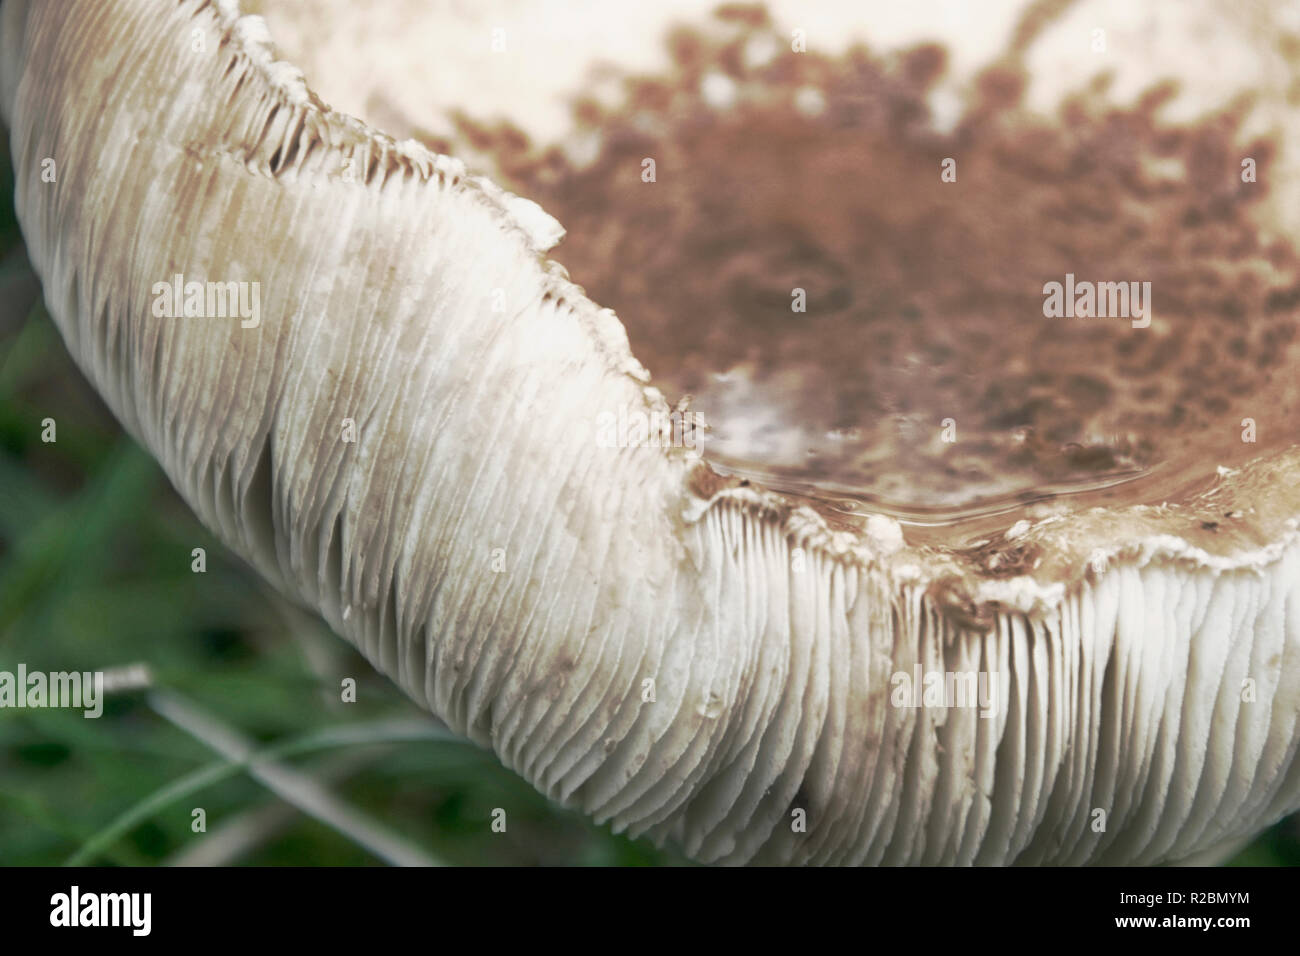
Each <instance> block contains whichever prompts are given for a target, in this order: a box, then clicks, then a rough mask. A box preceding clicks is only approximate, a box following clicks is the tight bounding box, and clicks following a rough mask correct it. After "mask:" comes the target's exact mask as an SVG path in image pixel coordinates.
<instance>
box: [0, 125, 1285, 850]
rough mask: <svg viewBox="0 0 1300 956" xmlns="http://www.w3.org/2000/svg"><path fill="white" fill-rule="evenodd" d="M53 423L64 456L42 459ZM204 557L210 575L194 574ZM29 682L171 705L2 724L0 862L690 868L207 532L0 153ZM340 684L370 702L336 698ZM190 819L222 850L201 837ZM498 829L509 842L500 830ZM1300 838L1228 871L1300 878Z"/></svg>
mask: <svg viewBox="0 0 1300 956" xmlns="http://www.w3.org/2000/svg"><path fill="white" fill-rule="evenodd" d="M46 418H52V419H54V421H55V423H56V428H57V441H55V442H53V443H46V442H43V441H42V440H41V431H42V425H41V423H42V420H44V419H46ZM196 547H201V548H204V549H205V550H206V553H207V570H206V573H203V574H196V573H194V572H193V571H192V570H191V551H192V549H194V548H196ZM19 662H23V663H25V664H26V665H27V666H28V668H30V669H33V670H45V671H58V670H79V671H84V670H95V669H104V670H109V669H113V668H121V667H124V666H127V665H131V664H135V663H146V664H147V665H148V666H149V668H150V669H151V671H152V673H153V677H154V683H155V686H156V687H160V688H163V689H164V690H165V693H166V694H167V695H168V697H167V698H165V701H164V703H165V702H166V701H170V702H171V704H172V705H173V706H171V707H167V706H159V704H158V698H157V697H151V696H150V695H149V694H148V693H145V692H142V691H134V692H125V693H121V694H117V695H114V696H111V697H109V698H108V700H107V702H106V706H105V710H104V714H103V716H102V717H101V718H99V719H98V720H87V719H85V718H84V717H83V716H82V715H81V712H80V711H73V710H59V709H46V710H14V709H0V864H4V865H48V864H59V863H64V862H69V861H74V862H86V863H95V864H108V865H152V864H168V863H221V864H254V865H284V864H299V865H302V864H342V865H375V864H379V863H383V862H386V861H392V860H393V859H404V860H423V861H428V862H443V863H449V864H462V865H512V864H591V865H656V864H670V863H681V862H683V861H682V860H681V859H680V858H679V857H677V856H675V855H674V854H672V853H671V852H668V851H662V850H657V849H655V848H654V847H653V846H650V845H649V844H647V843H646V842H644V841H638V842H633V841H629V840H626V839H623V838H621V837H617V836H614V835H613V834H611V833H610V832H609V831H608V829H607V828H601V827H597V826H594V825H593V824H591V823H589V822H587V821H586V820H584V819H582V818H581V817H579V816H578V815H577V814H574V813H570V812H568V811H565V810H562V809H560V808H558V807H555V806H553V805H552V804H550V803H549V802H548V801H547V800H545V799H544V798H543V797H541V796H539V795H538V794H536V793H535V792H534V791H533V790H532V789H531V788H530V787H529V786H528V785H527V784H525V783H524V782H523V781H522V780H520V779H519V778H518V777H516V776H515V775H514V774H512V773H511V772H509V771H507V770H505V769H504V768H502V767H501V766H500V765H499V764H498V763H497V762H496V760H495V758H494V757H493V756H492V755H491V754H489V753H487V752H485V751H483V750H481V749H479V748H477V747H474V746H472V745H470V744H466V743H462V742H458V741H454V740H450V739H447V738H446V737H445V735H443V734H441V733H440V731H439V729H438V727H437V725H436V724H434V723H432V722H431V721H429V720H428V719H427V717H426V716H425V715H424V714H423V713H422V712H420V711H419V710H418V709H417V708H416V707H415V706H414V705H413V704H411V703H410V702H409V701H407V699H406V698H405V697H404V696H403V695H402V694H401V693H400V692H398V691H397V689H396V688H395V687H394V686H393V685H392V684H390V683H389V682H388V681H387V680H386V679H384V678H382V677H380V676H378V675H377V674H376V673H375V672H374V671H373V670H372V669H371V668H370V667H369V665H367V664H366V662H365V661H364V660H363V659H362V658H361V657H360V656H359V655H358V654H357V653H356V652H354V651H353V650H352V649H351V648H350V647H349V646H348V645H347V644H346V643H345V642H343V641H342V640H340V639H338V638H337V637H335V636H334V635H332V634H331V633H330V632H329V631H328V629H326V628H325V627H324V625H323V624H321V623H320V622H319V621H317V620H316V619H315V618H314V617H312V616H310V615H308V614H306V613H305V612H302V611H300V610H298V609H296V608H294V607H292V606H290V605H288V604H287V603H286V602H284V601H283V600H281V599H280V598H278V597H277V596H276V595H274V594H273V593H272V592H271V591H270V590H269V589H268V588H267V587H266V586H265V585H263V584H262V583H261V581H260V580H259V579H258V578H257V577H256V576H255V575H254V574H253V573H252V572H251V571H250V570H249V569H248V568H247V567H245V566H244V565H243V564H242V563H240V562H239V561H238V560H237V559H236V558H234V557H233V556H232V555H230V554H229V553H228V552H227V551H226V550H225V549H224V548H223V547H222V546H221V545H220V544H218V543H217V542H216V540H215V539H213V538H212V536H211V535H209V534H208V533H207V532H206V531H204V530H203V528H202V527H200V525H199V524H198V522H197V521H196V520H195V518H194V517H193V516H192V515H191V514H190V512H189V510H188V509H187V508H186V507H185V505H184V504H183V503H182V502H181V501H180V499H179V498H178V497H177V496H176V494H175V493H174V492H173V491H172V490H171V487H170V486H169V485H168V483H167V481H166V479H165V478H164V477H163V475H162V472H161V471H160V469H159V468H158V467H157V465H155V464H154V463H153V461H152V460H151V459H150V458H149V457H148V456H147V455H145V453H144V452H143V451H141V450H140V448H139V447H137V446H136V445H135V444H134V442H132V441H131V440H130V439H129V438H127V437H126V436H125V435H123V433H122V431H121V429H120V428H119V427H118V425H117V424H116V422H115V421H114V420H113V418H112V416H111V415H110V414H109V412H108V411H107V409H106V408H105V407H104V406H103V404H102V403H101V402H100V401H99V399H98V398H97V397H96V396H95V394H94V393H93V391H92V390H91V389H90V387H89V386H88V385H87V384H86V382H85V381H84V379H83V378H82V377H81V375H80V373H79V372H78V371H77V370H76V368H75V367H74V365H73V363H72V361H71V359H70V358H69V356H68V354H67V351H66V350H65V349H64V347H63V344H62V342H61V340H60V338H59V335H58V333H57V331H56V330H55V328H54V325H53V323H52V322H51V320H50V318H49V316H48V314H47V313H46V312H45V309H44V307H43V305H41V304H40V303H39V288H38V286H37V284H36V280H35V277H34V276H33V275H32V272H31V268H30V266H29V265H28V263H27V260H26V256H25V252H24V249H23V245H22V239H21V236H20V235H19V232H18V227H17V224H16V222H15V218H14V209H13V175H12V169H11V165H10V160H9V148H8V142H7V141H6V140H4V139H3V138H2V137H0V670H8V671H13V670H15V669H16V667H17V665H18V663H19ZM346 677H352V678H355V680H356V682H357V701H356V703H343V702H342V700H341V699H340V698H341V695H340V692H339V687H340V682H341V681H342V680H343V679H344V678H346ZM178 714H179V715H180V718H181V719H177V718H178ZM186 715H188V717H189V718H192V719H185V718H186ZM182 727H184V728H185V729H182ZM233 736H237V737H242V738H246V739H248V740H249V741H251V742H252V744H253V746H255V747H259V748H267V749H268V750H270V751H271V759H273V760H274V761H275V762H276V764H277V766H278V768H279V770H280V771H285V770H288V771H296V772H298V773H300V774H302V775H304V776H305V777H306V778H307V779H308V781H309V784H310V786H309V787H308V790H309V792H308V793H307V796H306V797H302V798H301V799H300V800H298V801H297V802H299V803H300V804H303V805H308V806H312V807H315V808H316V809H320V807H322V806H325V805H326V804H328V806H327V807H326V809H327V810H330V811H331V813H332V816H331V819H333V820H334V823H333V824H332V825H326V824H324V823H321V822H318V820H316V819H314V818H313V817H312V816H310V815H308V814H307V813H304V812H302V811H301V810H299V809H297V808H296V807H294V806H291V805H290V804H289V803H286V802H285V801H284V800H283V799H281V797H280V796H278V795H277V791H276V790H275V789H273V788H272V787H271V786H268V785H267V783H266V782H263V781H259V780H257V779H255V778H254V776H253V775H250V774H249V773H248V772H246V769H247V768H246V767H245V766H244V765H240V764H237V763H236V764H232V763H231V762H230V761H227V760H223V759H222V758H221V757H218V756H217V754H216V753H215V752H214V750H213V749H212V746H211V744H212V743H213V742H220V741H222V740H227V739H229V738H231V737H233ZM300 782H301V781H300ZM281 792H283V789H281ZM195 808H202V809H203V810H204V811H205V813H206V825H207V829H206V832H202V833H196V832H193V829H192V820H193V816H192V814H193V811H194V810H195ZM498 809H500V810H504V811H505V819H506V827H505V832H496V831H495V830H494V829H493V826H492V823H493V813H494V811H495V810H498ZM1298 821H1300V818H1297V817H1293V818H1291V819H1290V820H1288V821H1284V822H1283V823H1281V824H1279V825H1277V826H1276V827H1274V828H1273V829H1272V830H1270V831H1268V832H1267V833H1265V834H1263V835H1262V836H1261V837H1260V838H1259V839H1258V840H1257V841H1256V842H1255V843H1253V844H1252V845H1251V846H1250V847H1249V848H1247V849H1246V850H1245V851H1243V852H1242V853H1241V854H1240V855H1239V856H1238V857H1237V858H1236V860H1235V861H1234V862H1236V863H1238V864H1247V865H1295V864H1297V863H1300V822H1298Z"/></svg>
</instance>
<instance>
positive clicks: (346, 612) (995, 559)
mask: <svg viewBox="0 0 1300 956" xmlns="http://www.w3.org/2000/svg"><path fill="white" fill-rule="evenodd" d="M0 53H2V55H3V66H2V68H0V109H2V110H3V119H4V122H5V123H6V124H7V125H8V126H9V128H10V130H11V148H12V152H13V161H14V169H15V179H16V183H17V186H16V193H17V196H16V207H17V210H18V215H19V219H20V222H21V225H22V229H23V233H24V236H25V238H26V241H27V244H28V248H29V253H30V257H31V261H32V263H33V266H34V268H35V269H36V271H37V272H38V274H39V275H40V277H41V280H42V284H43V288H44V294H45V298H46V301H47V303H48V305H49V309H50V312H51V314H52V315H53V316H54V318H55V320H56V322H57V324H58V327H59V329H60V331H61V333H62V335H63V338H64V340H65V342H66V343H67V345H68V348H69V350H70V351H71V353H72V354H73V356H74V358H75V359H76V361H77V362H78V364H79V366H80V367H81V368H82V369H83V371H84V372H85V374H86V376H87V377H88V378H89V380H90V381H91V382H92V384H93V385H94V386H95V388H96V389H97V390H98V391H99V392H100V394H102V395H103V397H104V398H105V400H106V401H107V403H108V404H109V406H110V407H111V408H112V409H113V411H114V413H115V414H116V415H117V416H118V417H119V418H120V420H121V421H122V423H123V425H124V426H125V427H126V428H127V429H128V430H129V431H130V433H131V434H132V435H133V436H135V438H136V439H138V440H139V441H140V442H141V443H142V444H143V445H144V446H145V447H146V448H147V449H148V450H149V451H150V452H151V453H152V454H153V455H154V456H155V457H156V458H157V459H158V461H159V462H160V463H161V465H162V467H163V468H164V470H165V471H166V473H167V475H168V477H169V478H170V480H171V482H172V483H173V484H174V485H175V487H176V488H177V489H178V491H179V492H180V494H181V495H182V496H183V497H184V498H185V500H186V501H187V502H188V503H189V504H190V506H191V507H193V508H194V510H195V511H196V513H197V514H198V515H199V516H200V518H201V519H202V520H203V522H204V523H205V524H206V525H207V526H208V527H210V528H212V529H213V530H214V531H215V532H216V533H217V534H219V535H220V536H221V538H222V539H223V540H224V541H225V542H226V543H227V544H228V545H229V546H230V547H231V548H232V549H233V550H234V551H236V552H237V553H239V554H240V555H242V556H243V557H245V558H246V559H247V560H248V561H250V562H251V563H252V564H253V565H254V566H255V567H256V568H257V569H258V570H259V571H260V573H262V574H263V575H264V576H265V577H267V578H268V579H269V580H270V581H272V582H273V583H274V584H275V585H276V586H277V587H278V588H279V589H280V590H281V591H283V592H284V593H285V594H286V595H287V596H289V597H290V598H292V599H294V600H296V601H299V602H301V603H303V604H305V605H307V606H309V607H312V608H314V609H316V610H317V611H318V612H319V613H320V614H321V615H322V616H323V617H324V618H325V619H326V620H327V621H328V622H329V624H330V625H331V626H332V627H333V628H334V629H336V630H337V631H338V633H340V634H341V635H343V636H344V637H346V638H347V639H348V640H349V641H351V642H353V643H354V644H355V645H356V646H357V647H358V648H360V649H361V651H362V652H363V653H364V654H365V655H366V656H367V657H368V658H369V659H370V660H371V661H372V662H373V663H374V664H375V666H376V667H377V668H379V669H380V670H382V671H383V672H384V673H386V674H388V675H389V676H390V677H391V678H392V679H393V680H395V681H396V682H397V683H398V684H399V685H400V686H401V687H402V688H403V689H404V690H405V691H406V692H407V693H408V694H409V695H410V696H411V697H412V698H413V699H414V700H415V701H417V702H418V703H420V704H421V705H423V706H425V707H427V708H428V709H429V710H431V711H432V712H433V713H434V714H436V715H437V716H439V717H440V718H441V719H443V720H444V721H445V722H446V723H447V724H448V725H449V726H450V727H451V728H452V729H454V730H455V731H457V732H458V733H461V734H463V735H466V736H468V737H470V738H472V739H473V740H475V741H478V742H479V743H481V744H483V745H485V746H488V747H491V748H492V749H493V750H494V751H495V753H496V754H497V755H499V757H500V759H501V760H502V761H503V762H504V763H505V764H507V765H508V766H510V767H511V768H513V769H515V770H516V771H518V772H519V773H520V774H522V775H523V776H524V777H525V778H527V779H528V780H529V781H531V782H532V783H533V784H534V785H535V786H536V787H537V788H538V789H539V790H541V791H542V792H544V793H546V794H547V795H548V796H550V797H552V798H553V799H555V800H557V801H559V802H561V803H564V804H566V805H569V806H573V807H576V808H579V809H580V810H582V811H583V812H585V813H587V814H589V815H591V816H593V817H595V818H596V819H598V820H601V821H609V822H611V823H612V824H613V826H614V827H615V828H616V829H619V830H627V831H629V832H631V833H633V834H643V833H644V834H649V835H651V836H653V837H654V838H656V839H667V840H671V841H674V842H675V843H677V844H679V845H680V846H681V847H682V848H683V849H684V850H685V851H686V852H687V853H689V854H690V855H692V856H694V857H696V858H698V859H701V860H704V861H710V862H713V861H725V862H746V861H770V862H789V863H888V864H893V863H994V864H1000V863H1155V862H1164V861H1179V860H1188V859H1206V858H1212V857H1213V856H1215V855H1216V854H1221V853H1222V852H1224V851H1225V850H1227V849H1230V848H1233V847H1235V846H1236V845H1237V844H1239V843H1240V841H1241V840H1243V839H1244V838H1247V837H1249V836H1250V835H1251V834H1252V833H1254V832H1255V831H1257V830H1258V829H1260V828H1261V827H1263V826H1265V825H1267V824H1268V823H1270V822H1272V821H1274V820H1277V819H1278V818H1280V817H1281V816H1283V815H1284V814H1286V813H1288V812H1291V811H1294V810H1295V809H1297V808H1298V807H1300V760H1297V757H1296V747H1297V743H1300V732H1297V718H1298V717H1300V678H1298V677H1297V675H1300V610H1298V608H1300V603H1298V600H1297V599H1298V598H1300V540H1298V538H1297V536H1298V525H1297V519H1298V518H1300V449H1297V448H1294V447H1292V448H1279V449H1276V450H1273V451H1271V452H1270V453H1269V454H1268V455H1267V456H1264V457H1261V458H1259V459H1256V460H1254V461H1252V462H1249V463H1245V464H1242V465H1241V467H1238V468H1228V469H1222V470H1221V472H1218V473H1216V471H1215V469H1214V467H1213V465H1212V464H1210V465H1203V467H1202V472H1201V473H1198V474H1194V475H1188V476H1187V481H1186V487H1185V488H1183V489H1181V490H1180V491H1179V492H1178V493H1177V494H1171V495H1170V496H1168V497H1167V498H1165V499H1162V500H1161V501H1160V502H1151V503H1146V504H1132V505H1127V506H1122V507H1121V506H1114V505H1112V506H1110V507H1106V508H1094V509H1087V510H1074V511H1067V512H1063V513H1055V514H1052V515H1050V516H1046V517H1041V518H1035V519H1033V520H1029V519H1025V520H1021V521H1017V522H1016V523H1015V524H1013V525H1011V526H1010V527H1005V526H1004V527H1001V528H998V529H997V531H996V533H992V534H990V535H989V536H987V537H986V538H985V539H984V540H982V541H981V542H979V543H977V544H971V543H970V542H965V541H956V540H952V541H944V540H941V539H940V538H937V537H936V539H935V540H927V541H925V542H924V543H919V542H917V541H912V542H910V543H909V541H908V540H907V538H906V536H905V535H904V534H903V533H902V530H901V528H900V526H899V524H898V523H897V522H896V521H894V520H893V519H891V518H889V517H887V516H884V515H879V514H875V515H871V516H868V517H865V518H863V520H849V519H847V518H846V517H845V516H843V515H841V514H838V513H836V512H835V511H834V510H833V509H831V508H828V507H826V506H825V504H824V503H822V502H819V501H817V500H815V499H811V500H810V499H802V498H797V497H793V496H788V495H782V494H779V493H776V492H773V491H769V490H765V489H763V488H761V487H759V486H758V485H757V484H755V483H751V482H748V481H745V480H742V479H739V478H727V477H723V476H721V475H719V474H718V473H717V472H716V471H714V470H713V469H712V468H711V467H710V465H709V464H708V463H707V462H706V461H704V460H703V459H702V458H701V457H700V456H699V455H697V454H695V453H694V452H692V451H691V450H690V449H688V448H685V447H682V446H681V443H680V442H677V443H674V442H672V441H664V442H659V441H644V442H633V443H617V442H615V443H613V444H612V446H611V443H608V442H603V441H599V440H598V439H597V431H598V422H599V421H600V420H601V418H602V416H611V415H612V416H615V417H618V416H624V417H625V418H629V419H637V420H642V419H641V418H640V416H644V419H643V420H644V421H646V422H655V423H659V424H662V423H663V422H665V421H671V412H672V409H670V408H669V406H668V404H667V403H666V402H665V401H664V399H663V397H662V396H661V394H660V393H659V391H658V390H657V389H656V388H654V387H652V386H651V385H650V384H649V376H648V374H647V372H646V371H645V369H644V368H643V367H642V366H641V364H640V363H639V362H638V361H637V360H636V359H635V358H634V357H633V355H632V353H631V350H630V349H629V347H628V342H627V337H626V334H625V332H624V329H623V326H622V325H621V323H620V322H619V320H618V319H617V318H616V317H615V315H614V314H613V313H612V312H610V311H609V310H606V309H601V308H599V307H598V306H596V305H595V304H594V303H592V302H591V301H590V300H589V299H587V297H586V296H585V294H584V292H583V290H582V289H581V288H580V287H578V286H576V285H574V284H573V283H571V282H570V281H569V280H568V278H567V275H566V273H565V272H564V270H563V269H562V268H561V267H559V266H558V265H556V264H554V263H552V262H550V261H548V260H547V258H546V257H545V252H546V250H547V249H548V248H550V246H551V245H552V244H553V243H554V242H555V241H556V240H557V239H558V236H559V234H560V232H559V229H558V227H557V226H556V224H555V222H554V220H552V219H550V217H549V216H547V215H546V214H545V213H543V212H541V211H540V209H539V208H538V207H537V206H535V205H533V204H532V203H530V202H528V201H527V200H523V199H519V198H516V197H515V196H513V195H511V194H509V193H506V192H504V191H502V190H501V189H499V188H497V187H496V186H494V185H492V183H490V182H488V181H487V180H485V179H482V178H478V177H475V176H472V175H470V174H469V173H468V172H467V170H466V168H465V166H464V165H463V164H462V163H461V162H458V161H457V160H454V159H450V158H448V157H446V156H442V155H436V154H434V153H433V152H431V151H429V150H428V149H427V148H425V147H424V146H422V145H420V144H419V143H417V142H414V141H405V142H397V141H394V140H393V139H391V138H390V137H387V136H385V135H384V134H382V133H380V132H377V131H375V130H373V129H370V128H369V127H367V126H366V125H364V124H363V123H361V122H360V121H358V120H356V119H353V118H351V117H349V116H346V115H343V114H340V113H337V112H334V111H331V110H330V109H329V108H328V107H326V106H325V105H324V104H323V103H322V102H321V101H320V100H319V99H318V98H317V97H315V96H314V95H313V94H312V93H311V92H310V91H309V90H308V89H307V87H306V85H305V83H304V81H303V79H302V77H301V74H300V73H298V71H296V70H295V69H294V68H292V67H290V66H288V65H287V64H285V63H282V62H276V61H275V60H274V58H273V56H272V53H271V48H270V45H269V40H268V38H267V35H266V31H265V28H264V26H263V24H262V21H261V20H259V19H257V18H252V17H242V18H241V17H240V16H239V11H238V7H237V4H236V3H235V2H234V0H112V2H104V0H69V2H67V3H62V4H58V5H54V4H49V3H40V2H25V0H4V3H3V5H0ZM50 161H52V166H53V168H54V169H56V170H57V175H56V176H55V177H53V178H51V177H49V176H43V175H42V173H43V170H46V169H48V168H50ZM236 304H237V305H236ZM656 427H657V426H656ZM933 675H939V680H938V682H937V684H936V683H932V682H931V681H930V679H929V678H930V677H932V676H933ZM968 675H970V676H971V677H973V678H974V681H973V683H969V684H968V683H966V680H967V676H968ZM972 687H974V688H976V689H977V690H976V692H977V693H978V700H977V701H976V703H978V704H980V705H981V706H962V705H957V706H954V705H953V704H952V701H951V700H949V699H947V697H946V696H945V694H947V693H948V692H949V691H950V690H951V689H953V688H956V689H957V690H958V691H961V692H963V693H965V692H969V691H970V689H971V688H972ZM963 688H964V689H965V690H963ZM931 691H935V692H936V693H937V694H938V700H937V701H933V702H932V701H931V700H930V697H929V695H930V693H931ZM966 703H967V704H969V703H970V701H969V700H968V701H966Z"/></svg>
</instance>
